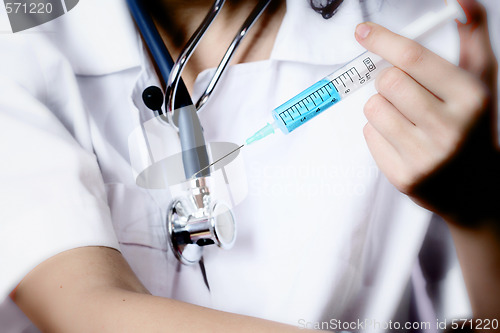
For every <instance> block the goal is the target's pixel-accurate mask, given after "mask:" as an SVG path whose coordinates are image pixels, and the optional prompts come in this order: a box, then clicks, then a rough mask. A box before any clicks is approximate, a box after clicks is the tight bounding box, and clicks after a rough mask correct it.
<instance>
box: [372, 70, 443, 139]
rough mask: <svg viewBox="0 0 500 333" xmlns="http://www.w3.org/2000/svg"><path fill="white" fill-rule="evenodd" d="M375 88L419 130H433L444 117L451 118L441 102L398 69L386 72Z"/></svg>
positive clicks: (376, 82) (380, 77) (380, 76)
mask: <svg viewBox="0 0 500 333" xmlns="http://www.w3.org/2000/svg"><path fill="white" fill-rule="evenodd" d="M375 86H376V88H377V91H378V92H379V94H381V95H382V96H384V97H385V98H386V99H387V100H388V101H389V102H390V103H391V104H392V105H394V107H395V108H396V109H397V110H399V112H401V113H402V114H403V115H404V116H405V117H406V118H407V119H408V120H409V121H411V122H412V123H413V124H415V125H416V126H417V127H419V128H422V129H424V130H426V129H432V128H433V127H434V126H435V125H436V124H438V123H439V122H441V121H442V120H443V117H444V118H450V117H449V116H448V115H447V114H446V112H444V110H445V108H444V103H443V102H442V101H441V100H439V99H438V98H437V97H436V96H434V95H433V94H431V93H430V92H429V91H428V90H427V89H425V88H424V87H422V86H421V85H420V84H418V83H417V82H416V81H415V80H414V79H413V78H411V77H410V76H408V74H406V73H405V72H403V71H402V70H400V69H399V68H397V67H391V68H388V69H386V70H384V71H383V72H382V73H381V74H380V75H379V77H378V78H377V80H376V81H375ZM437 111H439V112H437Z"/></svg>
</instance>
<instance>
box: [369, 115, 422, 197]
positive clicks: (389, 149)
mask: <svg viewBox="0 0 500 333" xmlns="http://www.w3.org/2000/svg"><path fill="white" fill-rule="evenodd" d="M363 134H364V136H365V140H366V144H367V145H368V149H369V150H370V153H371V154H372V156H373V158H374V160H375V162H376V163H377V166H378V168H379V169H380V171H382V173H383V174H384V175H385V176H386V177H387V179H388V180H389V182H391V183H392V184H393V185H394V186H396V188H397V189H398V190H400V191H401V192H403V193H409V191H410V189H411V187H412V186H411V184H408V183H405V181H404V180H403V179H404V177H402V175H403V170H404V164H403V162H402V160H401V157H400V156H399V153H398V152H397V150H396V149H395V148H394V146H393V145H391V144H390V143H389V142H388V141H387V140H386V139H385V138H384V136H382V135H381V134H380V133H379V132H378V131H377V130H376V129H375V127H373V126H372V124H370V123H368V124H366V125H365V127H364V128H363Z"/></svg>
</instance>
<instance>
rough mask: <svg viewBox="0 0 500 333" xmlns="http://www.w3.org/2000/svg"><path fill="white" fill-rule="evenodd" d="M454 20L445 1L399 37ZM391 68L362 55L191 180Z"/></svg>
mask: <svg viewBox="0 0 500 333" xmlns="http://www.w3.org/2000/svg"><path fill="white" fill-rule="evenodd" d="M454 19H457V20H458V21H460V22H462V23H466V21H467V18H466V16H465V13H464V11H463V9H462V7H461V6H460V4H459V3H458V2H457V0H448V5H447V6H446V7H445V8H443V9H442V10H440V11H438V12H431V13H428V14H426V15H424V16H422V17H421V18H419V19H417V20H416V21H415V22H413V23H412V24H410V25H409V26H407V27H406V28H405V29H403V31H402V32H401V33H400V34H401V35H402V36H405V37H407V38H410V39H413V40H416V41H419V40H421V39H423V38H424V37H425V36H427V35H428V34H430V33H432V32H433V31H435V30H437V29H439V28H441V27H442V26H443V25H445V24H447V23H449V22H450V21H451V20H454ZM390 66H392V65H391V64H390V63H389V62H388V61H386V60H385V59H383V58H381V57H380V56H378V55H376V54H374V53H372V52H369V51H365V52H364V53H362V54H361V55H359V56H358V57H356V58H355V59H354V60H352V61H350V62H349V63H347V64H346V65H344V66H343V67H342V68H340V69H339V70H337V71H335V72H334V73H332V74H330V75H328V76H326V77H325V78H323V79H322V80H321V81H319V82H317V83H315V84H313V85H312V86H310V87H309V88H307V89H306V90H304V91H303V92H301V93H299V94H298V95H297V96H295V97H293V98H291V99H290V100H288V101H287V102H285V103H283V104H282V105H280V106H279V107H277V108H276V109H274V110H272V112H271V113H272V116H273V118H274V121H273V122H272V123H268V124H267V125H266V126H264V127H263V128H261V129H260V130H259V131H257V132H256V133H255V134H254V135H252V136H251V137H249V138H248V139H247V140H246V142H245V144H243V145H241V146H239V147H238V148H236V149H235V150H233V151H231V152H229V153H228V154H226V155H224V156H223V157H221V158H219V159H218V160H216V161H214V162H213V163H211V164H210V165H208V166H207V167H205V168H203V169H202V170H200V171H198V172H197V173H196V174H194V175H193V176H192V177H195V176H196V175H198V174H199V173H200V172H202V171H204V170H206V169H208V168H209V167H211V166H212V165H214V164H216V163H217V162H219V161H220V160H222V159H224V158H226V157H227V156H229V155H231V154H233V153H234V152H236V151H238V150H239V149H241V148H242V147H244V146H245V145H249V144H252V143H254V142H256V141H258V140H261V139H263V138H265V137H266V136H268V135H270V134H273V133H274V132H275V129H280V130H281V132H283V133H284V134H288V133H290V132H291V131H293V130H294V129H296V128H298V127H300V126H302V125H303V124H305V123H306V122H308V121H309V120H311V119H312V118H314V117H315V116H317V115H318V114H320V113H322V112H323V111H325V110H327V109H328V108H330V107H332V106H333V105H335V104H337V103H339V102H340V101H342V100H344V99H345V98H347V97H348V96H350V95H351V94H352V93H353V92H355V91H357V90H358V89H360V88H363V87H364V86H366V85H367V83H369V82H372V81H374V80H375V78H376V77H377V76H378V75H379V74H380V73H381V72H382V70H383V69H385V68H388V67H390Z"/></svg>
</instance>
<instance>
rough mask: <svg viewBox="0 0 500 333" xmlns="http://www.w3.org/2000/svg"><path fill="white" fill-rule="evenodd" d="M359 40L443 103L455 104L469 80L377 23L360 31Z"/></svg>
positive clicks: (437, 58)
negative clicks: (457, 94)
mask: <svg viewBox="0 0 500 333" xmlns="http://www.w3.org/2000/svg"><path fill="white" fill-rule="evenodd" d="M356 39H357V40H358V42H359V43H360V44H361V45H362V46H364V47H365V48H366V49H367V50H369V51H371V52H374V53H376V54H378V55H380V56H381V57H382V58H384V59H386V60H387V61H388V62H390V63H391V64H392V65H394V66H396V67H398V68H400V69H401V70H403V71H404V72H405V73H407V74H408V75H410V76H411V77H412V78H414V79H415V81H417V82H418V83H419V84H421V85H422V86H424V87H425V88H426V89H427V90H429V91H430V92H432V93H433V94H434V95H436V96H438V97H439V98H440V99H442V100H445V101H446V100H451V99H453V98H454V97H455V94H456V91H463V90H464V88H465V89H466V88H467V87H464V83H466V82H468V80H467V79H468V77H467V75H466V73H465V72H464V71H459V70H456V66H454V65H453V64H451V63H450V62H448V61H446V60H445V59H443V58H441V57H440V56H438V55H437V54H435V53H433V52H431V51H429V50H428V49H426V48H425V47H423V46H422V45H420V44H418V43H417V42H415V41H412V40H410V39H408V38H405V37H402V36H399V35H397V34H395V33H393V32H391V31H389V30H387V29H385V28H383V27H381V26H379V25H377V24H375V23H371V22H367V23H362V24H360V25H358V27H357V28H356Z"/></svg>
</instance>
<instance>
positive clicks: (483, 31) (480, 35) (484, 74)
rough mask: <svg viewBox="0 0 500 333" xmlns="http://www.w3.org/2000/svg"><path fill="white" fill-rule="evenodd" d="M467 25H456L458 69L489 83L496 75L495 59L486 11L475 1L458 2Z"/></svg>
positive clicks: (463, 0) (461, 0)
mask: <svg viewBox="0 0 500 333" xmlns="http://www.w3.org/2000/svg"><path fill="white" fill-rule="evenodd" d="M460 4H461V6H462V8H463V9H464V11H465V13H466V15H467V23H466V24H462V23H458V32H459V35H460V67H462V68H463V69H465V70H467V71H468V72H471V73H472V74H474V75H475V76H476V77H478V78H481V79H482V80H483V81H484V82H486V83H489V81H491V80H492V79H493V78H494V77H495V73H496V70H495V68H496V58H495V54H494V52H493V50H492V47H491V41H490V35H489V31H488V20H487V13H486V9H485V8H484V6H483V5H481V4H480V3H478V2H477V1H476V0H460Z"/></svg>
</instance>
